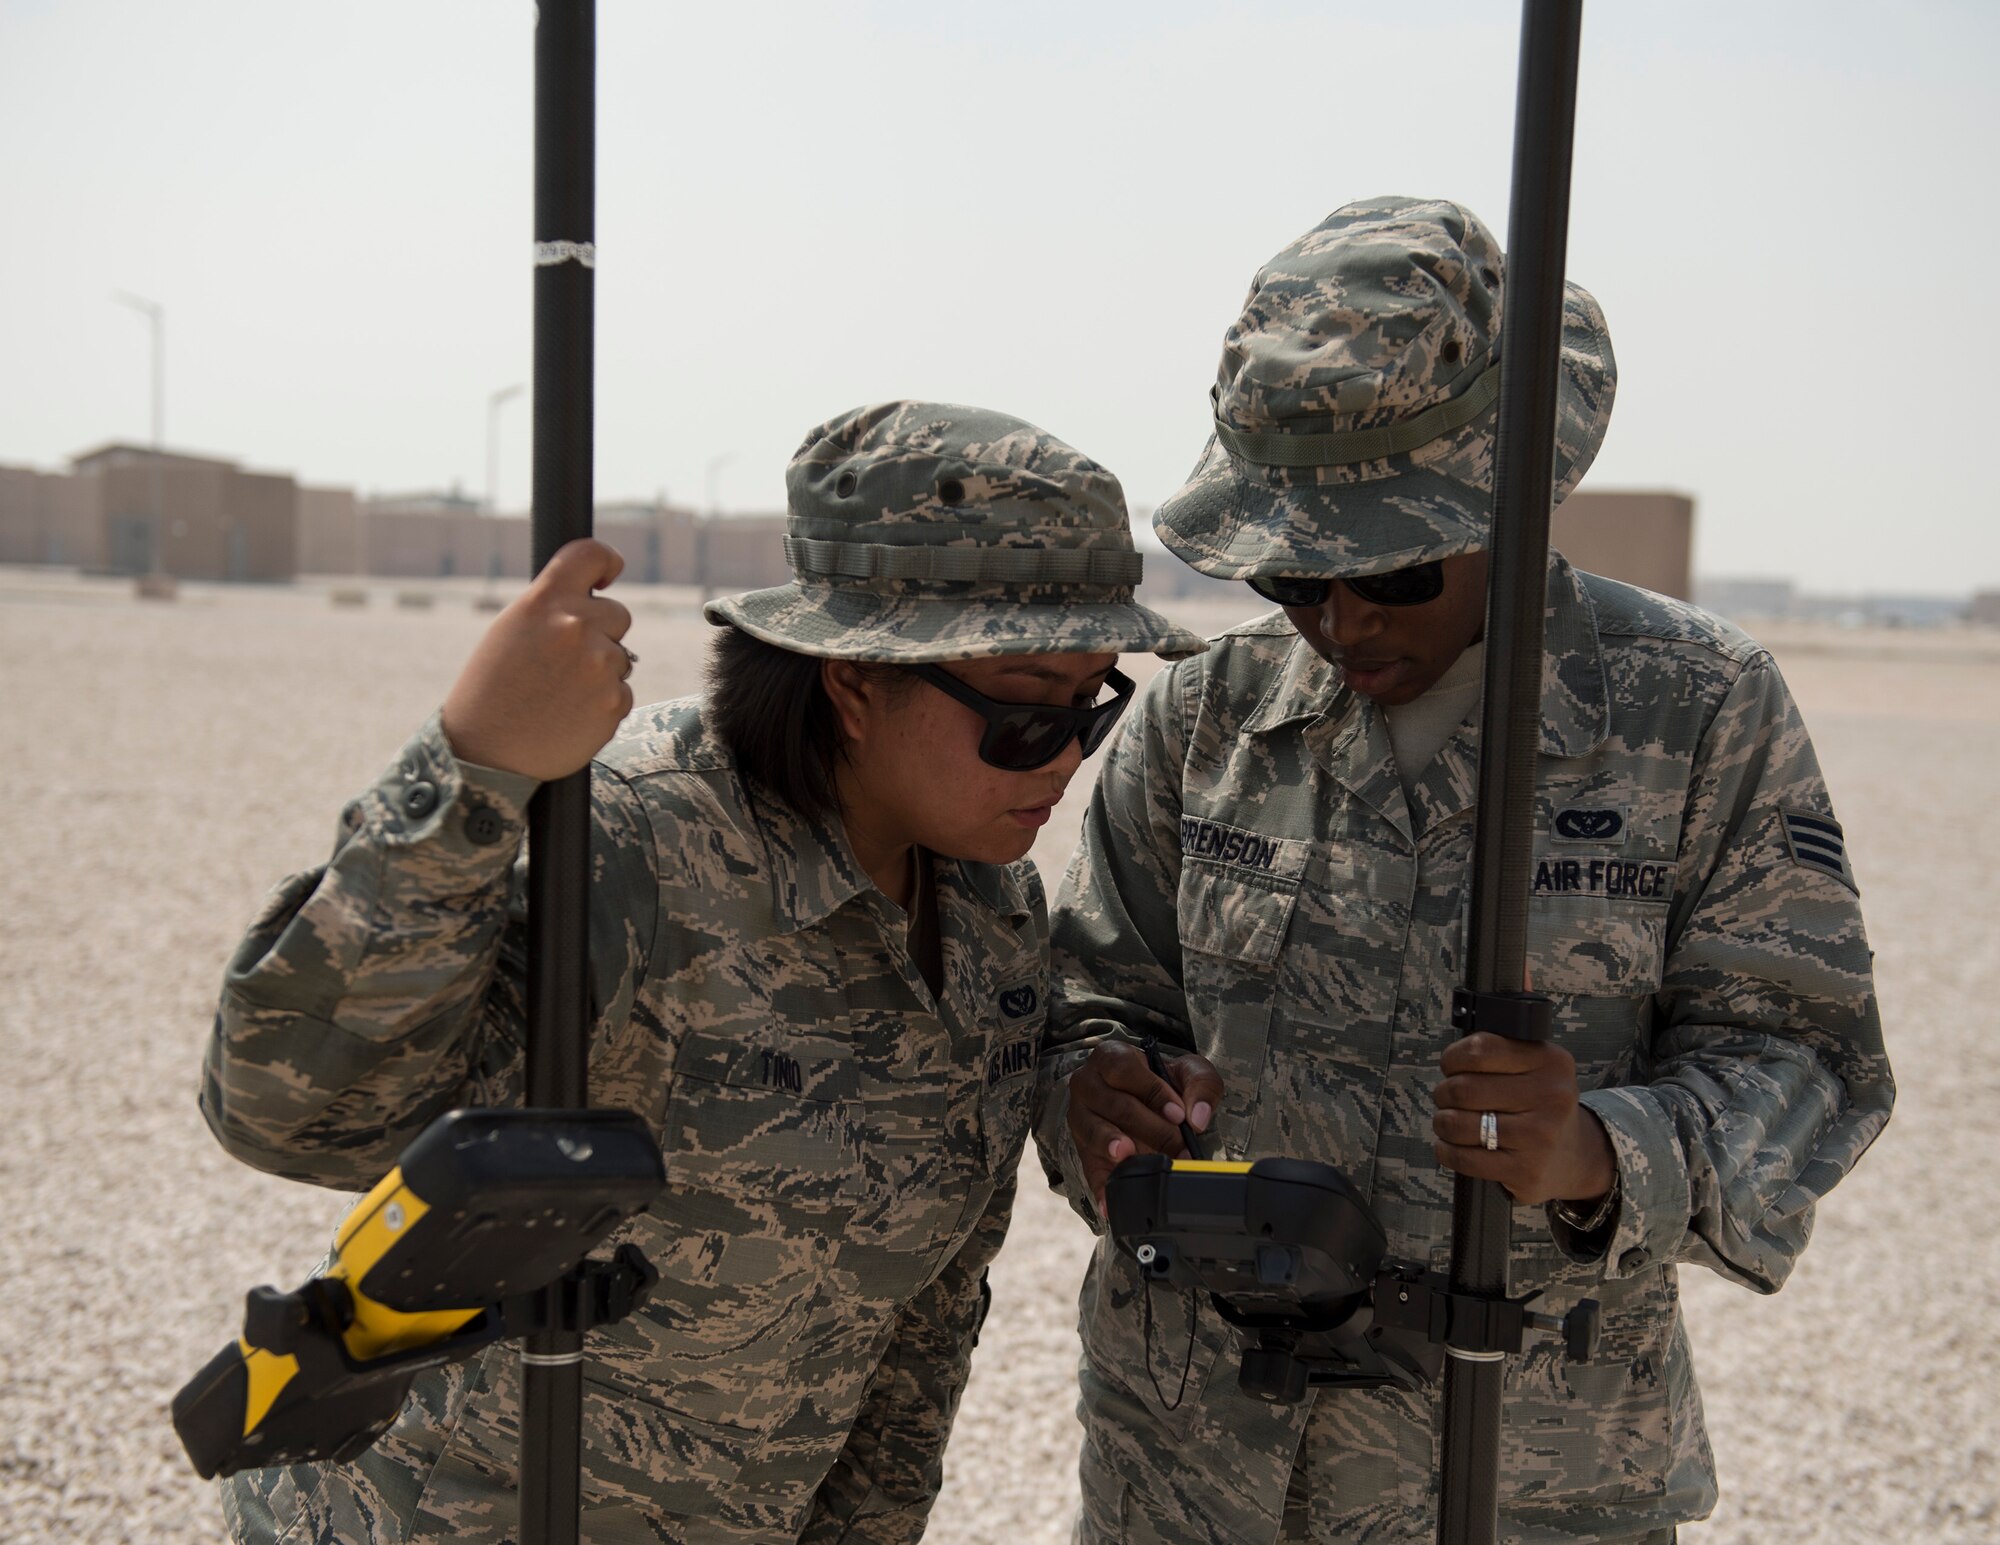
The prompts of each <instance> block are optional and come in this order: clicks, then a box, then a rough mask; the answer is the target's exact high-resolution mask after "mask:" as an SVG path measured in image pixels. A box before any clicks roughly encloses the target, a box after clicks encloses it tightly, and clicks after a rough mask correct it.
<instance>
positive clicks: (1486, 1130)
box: [1479, 1110, 1500, 1153]
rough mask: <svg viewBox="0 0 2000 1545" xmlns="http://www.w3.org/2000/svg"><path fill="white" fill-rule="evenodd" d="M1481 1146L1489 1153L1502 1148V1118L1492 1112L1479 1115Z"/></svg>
mask: <svg viewBox="0 0 2000 1545" xmlns="http://www.w3.org/2000/svg"><path fill="white" fill-rule="evenodd" d="M1479 1146H1480V1147H1482V1148H1484V1149H1485V1150H1486V1151H1487V1152H1488V1153H1492V1152H1494V1151H1496V1150H1497V1149H1498V1148H1499V1146H1500V1118H1499V1117H1498V1116H1496V1115H1494V1114H1493V1112H1492V1111H1490V1110H1484V1111H1481V1112H1480V1113H1479Z"/></svg>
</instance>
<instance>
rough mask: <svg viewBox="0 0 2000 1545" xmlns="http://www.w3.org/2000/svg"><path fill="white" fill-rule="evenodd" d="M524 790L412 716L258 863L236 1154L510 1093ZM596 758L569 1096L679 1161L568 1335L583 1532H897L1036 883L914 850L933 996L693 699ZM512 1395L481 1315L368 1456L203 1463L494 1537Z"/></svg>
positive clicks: (922, 1435)
mask: <svg viewBox="0 0 2000 1545" xmlns="http://www.w3.org/2000/svg"><path fill="white" fill-rule="evenodd" d="M534 787H535V784H534V783H533V781H532V780H531V779H528V778H525V777H521V776H518V775H514V774H507V773H498V772H494V771H492V770H490V769H483V768H478V767H474V766H470V765H468V764H464V763H461V762H459V761H458V760H457V759H456V758H455V757H454V756H453V755H452V752H451V750H450V747H449V744H448V743H447V741H446V740H445V738H444V735H443V732H442V730H441V727H440V725H439V723H438V721H437V719H436V718H433V719H432V720H431V722H430V723H429V724H427V725H426V726H425V727H424V728H423V730H422V731H421V732H420V733H419V734H418V735H417V736H416V737H415V738H414V739H413V740H412V741H411V743H410V744H409V746H408V747H407V748H406V749H405V751H404V753H403V755H402V756H401V758H400V759H399V760H398V762H397V764H396V765H394V766H393V767H392V768H391V769H390V770H389V772H388V773H387V774H386V775H385V776H384V777H383V778H382V780H381V781H380V782H378V783H377V784H376V786H375V787H374V788H373V789H371V790H370V791H368V792H367V793H366V794H364V795H363V796H362V797H361V798H360V799H358V800H357V801H355V802H354V803H353V804H351V805H350V806H349V807H348V809H347V812H346V814H345V815H344V817H343V821H342V825H341V832H340V840H339V846H338V848H337V850H336V852H335V854H334V856H333V858H332V860H331V862H330V863H329V864H327V865H326V866H325V867H324V868H322V869H316V870H312V871H309V872H307V873H305V874H301V875H299V876H296V877H294V878H293V879H291V880H289V881H287V882H286V883H285V884H283V885H282V886H280V887H279V888H278V889H277V891H276V892H274V894H273V896H272V897H271V899H270V901H269V903H268V905H267V906H266V907H265V909H264V910H263V912H262V914H261V915H260V916H259V917H258V919H257V920H256V922H255V923H254V924H253V926H252V928H251V929H250V932H249V935H248V937H247V938H246V939H245V940H244V942H243V944H242V945H241V946H240V948H239V950H238V951H237V953H236V955H235V957H234V959H233V960H232V961H231V963H230V966H229V970H228V974H227V980H226V983H225V989H224V993H223V997H222V1004H221V1011H220V1013H219V1015H218V1018H217V1021H216V1027H215V1033H214V1037H213V1040H212V1042H211V1045H210V1048H209V1054H208V1059H207V1064H206V1068H205V1072H204V1080H203V1092H202V1106H203V1110H204V1112H205V1114H206V1115H207V1117H208V1120H209V1122H210V1124H211V1126H212V1127H213V1128H214V1130H215V1133H216V1135H217V1136H218V1137H219V1138H220V1140H221V1141H222V1143H223V1145H224V1146H225V1147H226V1148H228V1149H229V1151H230V1152H232V1153H233V1154H235V1155H236V1156H237V1157H239V1158H241V1159H244V1160H246V1161H248V1162H249V1163H252V1164H254V1165H257V1166H258V1167H260V1168H263V1169H266V1170H269V1171H271V1172H272V1173H274V1174H279V1175H284V1176H288V1177H290V1178H293V1179H298V1180H307V1181H312V1182H315V1183H318V1184H322V1185H330V1186H337V1187H343V1188H352V1189H365V1188H366V1187H368V1186H369V1185H371V1184H372V1183H373V1182H374V1181H375V1180H376V1179H377V1178H378V1177H379V1176H380V1175H381V1174H382V1173H384V1172H385V1171H386V1170H387V1169H388V1168H389V1167H390V1166H391V1165H392V1164H394V1162H395V1160H396V1156H397V1154H398V1153H399V1152H400V1151H401V1149H402V1148H403V1146H404V1145H405V1144H406V1143H407V1142H408V1141H409V1140H410V1139H411V1138H412V1137H414V1136H415V1135H416V1134H417V1133H418V1132H419V1131H421V1130H422V1129H423V1127H424V1126H425V1125H426V1124H427V1123H428V1122H429V1121H431V1120H432V1119H433V1118H434V1117H435V1116H437V1115H439V1114H440V1113H442V1112H443V1111H445V1110H448V1109H451V1108H453V1107H455V1106H462V1105H503V1104H510V1103H518V1101H519V1099H520V1087H521V1070H522V1051H521V1047H522V980H523V966H524V947H525V937H524V926H523V921H522V913H521V906H522V886H523V881H522V875H523V873H524V870H523V868H522V867H520V866H519V865H518V864H517V855H518V854H519V852H520V847H521V837H522V832H523V828H524V821H525V809H526V802H527V799H528V796H529V794H530V793H531V792H532V790H533V789H534ZM592 789H593V801H594V829H593V838H592V855H591V886H590V898H591V915H590V929H591V936H590V946H591V963H592V978H593V979H592V992H593V1004H594V1008H595V1018H594V1023H593V1027H592V1031H591V1036H592V1041H591V1074H590V1099H591V1103H592V1104H594V1105H599V1106H614V1107H624V1108H627V1109H632V1110H636V1111H638V1112H640V1113H641V1114H643V1115H644V1116H645V1117H646V1118H647V1119H648V1120H649V1121H650V1122H651V1123H652V1124H653V1126H654V1129H655V1131H656V1134H657V1135H658V1137H659V1140H660V1143H661V1146H662V1148H663V1150H664V1152H665V1153H666V1156H667V1173H668V1185H667V1189H666V1191H665V1192H664V1193H663V1194H662V1195H661V1196H660V1198H659V1199H658V1200H657V1201H656V1202H655V1203H654V1204H653V1205H652V1206H651V1207H650V1208H649V1209H648V1210H647V1212H646V1213H645V1214H643V1215H642V1216H641V1217H640V1218H638V1219H637V1220H635V1221H634V1223H633V1224H631V1225H630V1226H629V1227H628V1228H627V1229H626V1230H625V1231H624V1232H623V1234H622V1235H621V1236H620V1237H621V1238H623V1239H629V1240H631V1241H633V1242H634V1243H636V1244H638V1245H639V1246H640V1247H641V1248H642V1249H643V1250H644V1252H645V1254H646V1255H647V1257H648V1258H649V1259H650V1260H651V1261H652V1263H653V1264H654V1265H655V1266H656V1267H657V1268H658V1269H659V1271H660V1273H661V1279H662V1280H661V1282H660V1285H659V1287H658V1288H657V1289H656V1290H655V1291H654V1294H653V1296H652V1298H651V1300H650V1302H649V1303H648V1304H647V1305H646V1306H645V1307H644V1308H643V1309H642V1310H640V1311H639V1312H638V1313H636V1314H635V1315H633V1316H632V1317H631V1318H630V1319H628V1320H625V1321H623V1322H621V1323H620V1324H618V1325H616V1326H614V1327H611V1328H609V1329H606V1330H602V1331H598V1332H594V1333H593V1334H592V1335H591V1336H590V1338H589V1341H588V1343H587V1346H588V1353H589V1360H588V1363H587V1364H586V1369H585V1413H584V1414H585V1428H584V1494H583V1495H584V1514H583V1526H582V1527H583V1538H584V1539H585V1540H588V1541H596V1542H599V1545H609V1542H625V1541H640V1540H644V1541H654V1540H671V1541H677V1542H678V1541H687V1542H696V1541H729V1542H749V1541H780V1540H783V1541H792V1540H804V1541H815V1542H817V1541H833V1540H840V1541H904V1540H912V1539H915V1538H916V1537H917V1536H918V1535H919V1534H920V1533H921V1532H922V1529H923V1523H924V1519H925V1517H926V1515H927V1513H928V1511H929V1508H930V1505H931V1502H932V1500H933V1498H934V1497H935V1495H936V1492H937V1488H938V1485H939V1482H940V1478H941V1455H942V1451H943V1447H944V1442H945V1438H946V1435H947V1434H948V1432H949V1430H950V1426H951V1418H952V1415H953V1413H954V1410H955V1407H956V1404H957V1400H958V1396H959V1393H960V1390H961V1388H962V1387H963V1383H964V1378H965V1374H966V1369H967V1358H968V1356H969V1354H970V1350H971V1347H972V1344H973V1342H974V1340H975V1338H976V1334H977V1328H978V1323H979V1320H980V1318H981V1315H982V1313H983V1310H982V1303H983V1294H984V1286H983V1282H984V1273H985V1268H986V1265H987V1263H988V1262H989V1261H990V1260H991V1259H992V1256H993V1254H994V1252H995V1251H996V1250H997V1249H998V1248H999V1244H1000V1241H1001V1238H1002V1237H1003V1235H1004V1233H1005V1231H1006V1227H1007V1221H1008V1215H1009V1209H1010V1205H1011V1202H1012V1198H1013V1172H1014V1167H1015V1163H1016V1160H1017V1158H1018V1155H1019V1152H1020V1149H1021V1147H1022V1145H1023V1142H1024V1140H1025V1135H1026V1130H1027V1123H1028V1117H1029V1110H1030V1104H1031V1100H1032V1089H1033V1083H1034V1073H1033V1070H1034V1047H1035V1044H1036V1040H1037V1037H1038V1034H1039V1031H1040V1028H1041V1024H1042V1020H1043V1015H1044V1012H1045V997H1046V992H1045V973H1046V930H1047V924H1046V917H1045V909H1044V903H1043V899H1042V892H1041V886H1040V881H1039V879H1038V878H1037V876H1036V874H1035V871H1034V869H1033V867H1032V866H1031V865H1029V864H1027V863H1025V862H1021V863H1016V864H1010V865H1006V866H991V865H984V864H978V863H972V862H965V861H952V860H945V859H941V858H936V857H931V856H928V855H926V861H927V862H929V863H930V864H931V866H932V868H931V880H932V883H933V886H934V889H935V894H936V897H937V903H938V908H939V922H940V932H941V936H942V940H943V961H944V978H943V991H942V993H941V994H939V995H937V996H936V997H933V995H932V993H931V991H930V989H929V988H928V987H927V986H926V984H925V981H924V979H923V976H922V974H921V973H920V971H919V969H918V966H917V964H916V963H915V962H914V961H913V960H912V958H911V955H910V952H909V949H908V947H907V944H906V939H905V921H904V916H903V914H902V912H901V911H899V910H898V909H897V908H895V907H894V906H892V905H891V904H890V903H889V902H888V901H887V899H886V898H885V897H884V896H883V895H882V894H881V893H880V892H879V891H878V890H876V889H875V888H874V886H873V885H872V884H871V883H870V881H869V879H868V877H867V875H866V874H865V873H863V871H862V870H861V869H860V868H859V866H858V865H857V863H856V862H855V859H854V857H853V855H852V853H851V851H850V849H849V847H848V845H847V842H846V839H845V837H844V836H843V835H842V834H841V832H840V830H839V827H838V824H837V823H835V824H834V825H832V826H824V825H815V824H809V823H807V822H805V821H803V820H801V819H800V818H799V817H798V816H796V815H795V814H793V813H792V812H791V810H790V809H789V807H786V806H784V805H782V804H779V803H777V802H775V801H773V800H771V799H770V798H769V797H767V796H764V795H762V794H761V793H760V792H759V791H758V790H757V789H756V788H754V787H753V786H750V785H748V784H746V782H745V781H744V780H743V778H742V777H741V776H740V775H739V774H738V772H737V770H736V769H735V767H734V765H733V763H732V760H731V757H730V756H729V754H728V752H727V751H726V749H725V748H724V747H723V746H722V744H721V743H720V742H719V741H718V740H717V738H716V737H715V736H714V735H713V733H712V732H711V731H710V730H709V729H708V728H707V726H706V725H705V723H704V719H703V712H702V707H701V704H700V702H699V701H698V700H685V701H681V702H675V703H668V704H663V705H659V706H656V707H654V708H652V709H648V710H642V711H641V712H640V713H639V714H637V715H635V716H634V717H633V718H632V719H631V720H629V721H628V723H627V726H626V728H625V729H624V730H623V731H622V732H621V734H620V735H619V737H618V738H617V739H616V740H614V741H613V742H612V743H611V745H610V746H608V747H607V748H605V750H604V751H603V752H602V753H601V754H600V757H599V759H598V761H597V763H596V764H595V766H594V768H593V778H592ZM496 823H497V829H496ZM519 1425H520V1383H519V1364H518V1349H517V1348H515V1347H514V1346H512V1345H501V1346H496V1347H494V1348H492V1349H490V1350H489V1351H487V1352H486V1353H485V1354H484V1356H483V1357H481V1358H479V1359H478V1360H477V1361H476V1362H474V1363H471V1364H467V1365H459V1366H454V1367H451V1368H448V1369H445V1370H442V1371H440V1372H436V1373H432V1374H427V1375H424V1376H422V1377H420V1378H419V1380H418V1382H417V1385H416V1388H415V1389H414V1390H413V1392H412V1395H411V1399H410V1401H409V1403H408V1404H407V1405H406V1407H405V1409H404V1411H403V1413H402V1415H401V1416H400V1417H399V1418H398V1420H397V1423H396V1425H395V1427H394V1428H393V1429H392V1430H391V1431H390V1432H389V1433H388V1434H387V1435H386V1436H385V1437H384V1438H382V1439H381V1440H380V1441H378V1442H377V1443H376V1445H375V1446H374V1447H373V1448H372V1449H371V1450H369V1451H368V1452H367V1453H366V1454H365V1455H363V1456H362V1457H361V1458H360V1459H359V1460H357V1461H355V1462H353V1463H351V1464H348V1465H343V1466H333V1465H304V1466H298V1467H293V1468H288V1469H270V1470H262V1471H252V1472H246V1473H244V1474H242V1475H239V1476H237V1477H235V1478H233V1479H232V1480H231V1481H229V1482H227V1483H225V1506H226V1510H227V1513H228V1518H229V1524H230V1527H231V1529H232V1531H233V1532H234V1534H235V1536H236V1538H238V1539H239V1540H258V1541H268V1540H276V1539H280V1538H282V1539H283V1540H285V1541H287V1542H288V1545H292V1542H300V1541H306V1540H312V1541H322V1542H332V1541H336V1540H338V1541H343V1542H353V1541H364V1540H365V1541H376V1542H385V1545H386V1542H389V1541H399V1542H400V1541H430V1540H447V1539H448V1540H451V1541H454V1542H456V1545H481V1542H495V1545H497V1542H499V1541H501V1540H506V1539H511V1538H513V1537H514V1534H515V1531H516V1524H515V1496H514V1491H515V1486H516V1479H517V1452H518V1440H519Z"/></svg>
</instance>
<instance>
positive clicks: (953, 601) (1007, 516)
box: [704, 402, 1207, 664]
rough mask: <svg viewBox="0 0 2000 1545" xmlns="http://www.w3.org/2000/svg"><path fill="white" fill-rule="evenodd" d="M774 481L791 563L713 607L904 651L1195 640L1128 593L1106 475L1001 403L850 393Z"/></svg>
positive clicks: (780, 633) (1176, 650)
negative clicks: (772, 581) (789, 577)
mask: <svg viewBox="0 0 2000 1545" xmlns="http://www.w3.org/2000/svg"><path fill="white" fill-rule="evenodd" d="M785 491H786V503H787V504H788V505H789V507H790V518H789V519H788V520H787V521H786V523H785V533H786V534H785V556H786V558H787V559H788V560H789V561H790V563H791V565H792V572H793V574H794V575H796V576H797V578H796V579H795V580H794V581H793V583H791V584H789V585H781V586H778V587H777V588H776V589H772V590H753V591H751V592H750V593H749V594H747V595H739V596H730V597H727V598H725V599H722V600H719V601H711V602H709V604H708V606H707V607H706V608H705V609H704V615H706V616H707V618H708V620H709V621H710V622H713V623H718V624H721V623H730V624H733V625H735V626H736V627H739V628H741V629H743V630H744V631H745V632H746V633H753V634H755V635H756V636H757V637H759V638H761V639H764V640H766V641H767V642H769V643H773V644H778V645H781V646H782V647H784V648H787V649H795V650H798V651H799V652H800V653H803V654H812V655H825V656H832V657H834V658H837V659H850V660H882V661H891V662H898V663H903V664H912V663H915V662H918V661H925V660H964V659H971V658H973V657H975V656H980V655H997V654H1124V653H1141V652H1146V651H1150V652H1151V653H1154V654H1158V655H1164V656H1166V657H1167V658H1168V659H1178V658H1180V657H1181V656H1183V655H1190V654H1199V653H1200V652H1201V651H1202V650H1203V649H1205V648H1206V647H1207V646H1206V645H1205V644H1204V643H1203V642H1202V641H1201V639H1200V638H1198V637H1197V636H1196V635H1195V634H1193V633H1190V632H1188V631H1187V630H1186V629H1185V628H1179V627H1176V626H1175V625H1174V624H1173V623H1171V622H1169V621H1167V619H1166V618H1164V617H1162V616H1161V615H1160V614H1159V613H1158V612H1155V611H1151V610H1148V609H1147V608H1146V607H1143V606H1140V605H1138V604H1137V603H1136V602H1135V601H1134V600H1133V599H1132V592H1133V588H1134V587H1135V586H1136V585H1137V584H1138V583H1139V562H1140V560H1139V553H1138V551H1137V550H1136V549H1135V548H1134V547H1133V545H1132V529H1131V524H1130V517H1129V516H1128V515H1127V513H1126V510H1125V495H1124V492H1123V491H1122V490H1121V489H1120V488H1119V486H1118V479H1117V478H1115V477H1113V476H1112V475H1111V474H1110V473H1109V472H1107V471H1105V470H1104V469H1103V468H1102V467H1100V466H1098V465H1097V463H1096V462H1094V461H1092V460H1091V459H1090V458H1089V457H1087V456H1085V455H1083V454H1081V453H1080V452H1078V451H1076V450H1073V449H1072V448H1071V447H1069V446H1067V445H1065V444H1063V442H1062V441H1060V440H1058V439H1057V438H1056V437H1055V436H1054V435H1051V434H1048V433H1046V432H1044V431H1043V430H1040V429H1037V428H1035V426H1034V425H1032V424H1024V423H1022V422H1021V420H1019V419H1017V418H1009V417H1008V416H1007V415H1006V414H1004V413H993V412H989V411H988V410H986V409H984V408H964V407H957V406H954V405H952V404H949V403H936V402H887V403H878V404H876V405H874V406H872V407H866V408H856V409H855V410H854V411H852V412H850V413H843V414H842V415H841V416H840V417H838V418H836V419H833V420H831V421H830V422H828V423H825V424H822V425H820V426H819V428H817V429H815V430H813V431H812V432H811V433H810V434H808V435H807V436H806V439H805V444H803V445H802V446H800V447H799V450H798V454H797V455H795V456H793V457H792V464H791V466H790V467H789V468H788V469H786V472H785Z"/></svg>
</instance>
